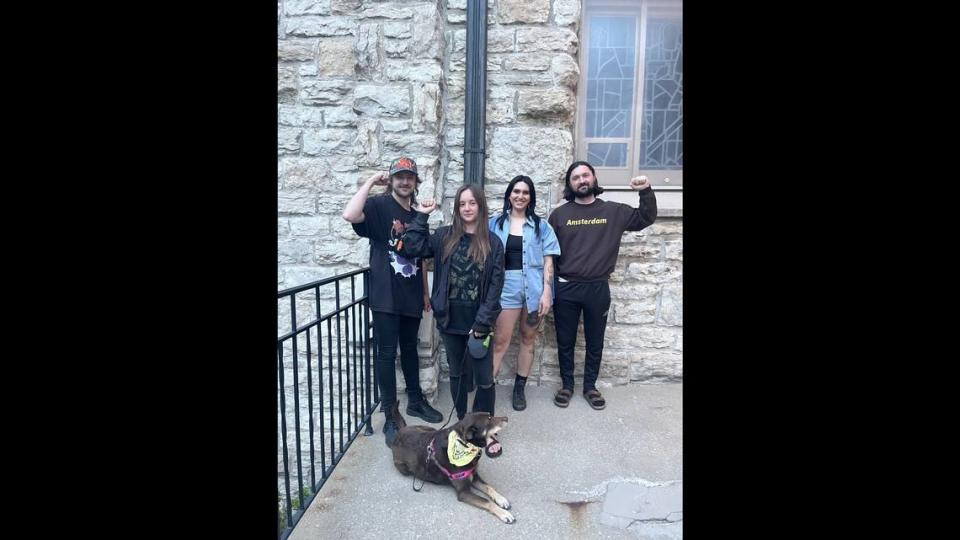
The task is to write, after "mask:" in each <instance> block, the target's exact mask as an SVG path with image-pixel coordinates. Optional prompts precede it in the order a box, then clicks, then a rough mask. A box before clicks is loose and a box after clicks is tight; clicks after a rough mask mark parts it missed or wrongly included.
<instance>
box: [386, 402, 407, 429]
mask: <svg viewBox="0 0 960 540" xmlns="http://www.w3.org/2000/svg"><path fill="white" fill-rule="evenodd" d="M390 417H391V418H393V421H394V422H396V423H397V427H398V428H400V429H403V428H404V427H406V425H407V421H406V420H404V419H403V415H402V414H400V401H399V400H397V401H394V402H393V408H392V409H390Z"/></svg>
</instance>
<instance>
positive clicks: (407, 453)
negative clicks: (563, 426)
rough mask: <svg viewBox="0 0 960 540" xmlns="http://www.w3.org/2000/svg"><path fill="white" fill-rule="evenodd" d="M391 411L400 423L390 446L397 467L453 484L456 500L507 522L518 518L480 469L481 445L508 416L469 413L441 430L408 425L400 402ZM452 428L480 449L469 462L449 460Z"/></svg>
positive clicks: (489, 438) (436, 481) (406, 471)
mask: <svg viewBox="0 0 960 540" xmlns="http://www.w3.org/2000/svg"><path fill="white" fill-rule="evenodd" d="M392 415H393V418H394V420H395V421H396V422H397V425H398V426H400V431H399V432H398V433H397V438H396V439H394V441H393V444H392V445H391V446H390V449H391V450H392V451H393V464H394V465H395V466H396V467H397V470H398V471H400V472H401V473H403V474H405V475H408V476H409V475H411V474H413V475H415V477H416V478H419V479H421V480H428V481H430V482H433V483H435V484H450V485H452V486H453V488H454V489H455V490H457V500H459V501H461V502H465V503H468V504H472V505H473V506H476V507H477V508H482V509H484V510H486V511H487V512H490V513H491V514H493V515H495V516H497V517H498V518H500V521H503V522H504V523H513V522H514V521H516V518H514V517H513V514H511V513H510V512H507V510H506V509H507V508H510V501H508V500H507V499H506V497H504V496H503V495H500V494H499V493H497V491H496V490H495V489H493V486H491V485H490V484H487V483H486V482H484V481H483V479H481V478H480V475H479V474H478V473H477V465H478V464H479V462H480V456H481V455H482V454H483V451H482V449H483V448H485V447H486V446H487V444H488V443H490V442H492V441H493V436H494V435H496V433H497V432H498V431H500V430H501V429H502V428H503V425H504V424H506V423H507V418H506V417H505V416H496V417H495V416H491V415H490V414H489V413H485V412H475V413H468V414H467V415H466V416H464V417H463V420H461V421H459V422H457V423H456V424H454V425H452V426H450V427H448V428H446V429H441V430H439V431H438V430H436V429H434V428H432V427H427V426H408V425H407V423H406V421H405V420H404V419H403V416H402V415H401V414H400V406H399V405H398V404H397V403H394V406H393V411H392ZM451 431H453V432H456V434H457V437H459V439H460V441H462V442H467V443H470V444H471V445H473V446H476V447H477V448H479V449H480V451H478V452H476V456H475V457H473V459H472V460H471V461H470V462H469V463H466V464H464V465H461V466H458V465H454V464H452V463H451V462H450V459H449V457H448V454H447V449H448V441H449V437H450V432H451ZM455 444H456V443H455ZM471 487H473V488H475V489H477V490H478V491H480V492H482V493H483V494H485V495H486V496H487V497H489V498H490V500H487V499H484V498H483V497H480V496H478V495H476V494H474V493H473V492H472V491H470V488H471Z"/></svg>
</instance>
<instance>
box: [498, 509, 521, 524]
mask: <svg viewBox="0 0 960 540" xmlns="http://www.w3.org/2000/svg"><path fill="white" fill-rule="evenodd" d="M497 517H499V518H500V521H502V522H504V523H513V522H514V521H516V520H517V518H515V517H513V514H511V513H510V512H507V511H506V510H504V511H502V512H500V514H499V515H498V516H497Z"/></svg>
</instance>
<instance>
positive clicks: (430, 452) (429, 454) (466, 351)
mask: <svg viewBox="0 0 960 540" xmlns="http://www.w3.org/2000/svg"><path fill="white" fill-rule="evenodd" d="M492 335H493V332H490V333H489V334H487V344H488V345H489V343H490V336H492ZM463 356H464V360H463V361H464V362H466V361H468V360H472V358H471V357H470V351H469V349H466V348H465V349H464V350H463ZM461 376H462V375H461ZM460 386H461V384H458V385H457V393H456V394H455V395H453V396H452V397H453V406H452V407H450V412H449V413H447V421H446V422H444V423H443V425H442V426H440V428H439V429H437V431H440V430H442V429H444V428H445V427H447V424H449V423H450V420H451V419H452V418H453V411H454V409H456V407H457V399H459V398H460ZM434 453H435V452H434V450H433V439H430V445H429V446H428V447H427V464H429V463H430V458H433V455H434ZM433 462H434V463H436V464H437V466H438V467H440V469H441V470H442V471H443V472H444V473H445V474H446V475H447V476H449V477H450V478H451V479H454V478H453V476H451V474H450V473H449V472H448V471H447V470H446V469H444V468H443V466H442V465H440V463H438V462H437V460H436V458H433ZM474 468H476V465H474ZM461 472H462V471H461ZM470 473H471V474H472V473H473V469H470ZM456 474H460V473H456ZM467 476H470V475H469V474H468V475H467ZM457 480H459V478H457ZM425 482H426V479H424V480H421V481H420V487H417V473H413V485H412V486H411V487H412V488H413V490H414V491H420V490H421V489H423V484H424V483H425Z"/></svg>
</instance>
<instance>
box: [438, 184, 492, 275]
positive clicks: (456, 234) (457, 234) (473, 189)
mask: <svg viewBox="0 0 960 540" xmlns="http://www.w3.org/2000/svg"><path fill="white" fill-rule="evenodd" d="M467 190H470V193H472V194H473V198H474V199H476V200H477V209H478V210H479V211H480V212H479V214H478V215H477V230H476V231H475V232H474V234H473V240H471V241H470V248H469V249H468V250H467V256H468V257H469V258H470V259H472V260H473V262H475V263H477V264H479V265H481V266H483V263H484V261H486V260H487V255H489V254H490V226H489V221H490V211H489V210H487V197H486V196H485V195H484V193H483V190H481V189H480V188H479V187H477V185H476V184H464V185H462V186H460V189H458V190H457V195H456V196H455V197H454V198H453V225H451V226H450V234H449V235H447V239H446V240H445V241H444V242H443V260H444V261H446V260H447V259H449V258H450V255H451V254H452V253H453V252H454V250H456V249H457V244H459V243H460V238H461V237H462V236H463V234H464V229H463V218H461V217H460V194H461V193H463V192H464V191H467Z"/></svg>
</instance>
